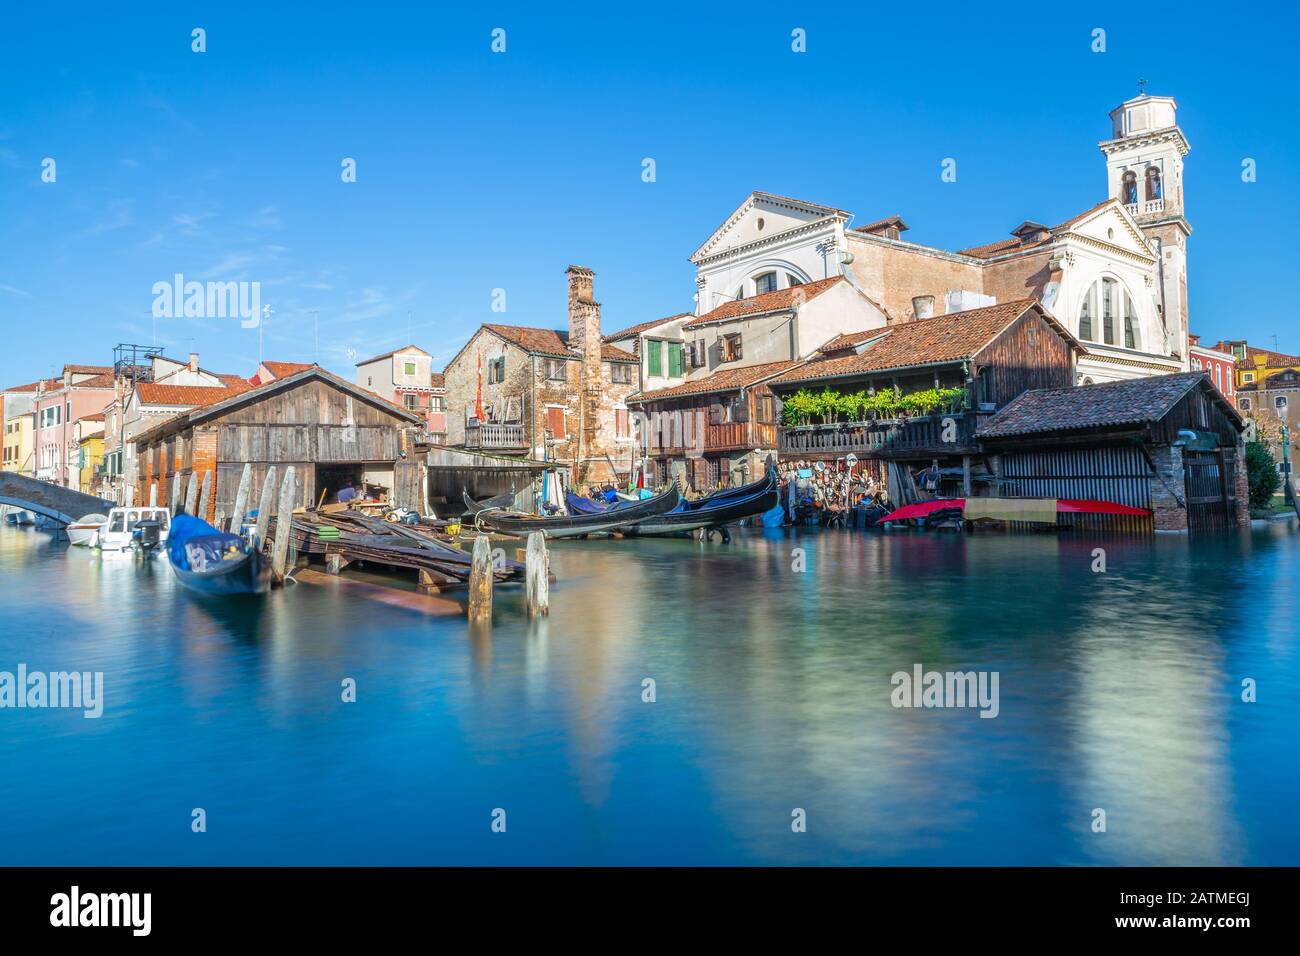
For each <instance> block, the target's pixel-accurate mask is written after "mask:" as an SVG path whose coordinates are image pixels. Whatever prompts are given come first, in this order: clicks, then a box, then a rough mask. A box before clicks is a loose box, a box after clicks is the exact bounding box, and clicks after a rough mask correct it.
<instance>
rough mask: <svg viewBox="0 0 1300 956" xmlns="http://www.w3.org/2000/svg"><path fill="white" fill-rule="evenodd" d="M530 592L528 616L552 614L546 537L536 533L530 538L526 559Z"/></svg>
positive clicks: (526, 573) (526, 576)
mask: <svg viewBox="0 0 1300 956" xmlns="http://www.w3.org/2000/svg"><path fill="white" fill-rule="evenodd" d="M524 564H525V583H526V587H527V592H528V616H529V617H542V616H544V615H547V614H550V613H551V580H550V561H549V558H548V556H547V554H546V535H544V534H542V533H541V532H540V531H534V532H532V533H531V534H530V535H529V536H528V553H527V555H526V557H525V559H524Z"/></svg>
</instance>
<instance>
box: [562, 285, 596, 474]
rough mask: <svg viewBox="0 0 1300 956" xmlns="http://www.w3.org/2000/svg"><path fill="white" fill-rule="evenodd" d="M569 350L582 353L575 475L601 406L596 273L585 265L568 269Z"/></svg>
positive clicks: (588, 451) (588, 452)
mask: <svg viewBox="0 0 1300 956" xmlns="http://www.w3.org/2000/svg"><path fill="white" fill-rule="evenodd" d="M565 275H567V276H568V277H569V348H571V349H573V350H574V351H576V352H580V353H581V354H582V388H581V396H582V397H581V402H582V406H583V412H582V428H581V430H580V431H579V432H578V451H577V455H576V458H577V463H578V468H579V474H580V475H582V474H584V473H585V464H586V462H587V459H589V458H590V457H591V456H592V455H593V454H594V453H595V452H594V449H595V447H596V436H597V435H598V433H599V423H600V406H601V401H600V397H601V391H602V388H601V375H600V353H601V348H600V347H601V341H600V303H599V302H597V301H596V300H595V298H594V297H593V293H592V286H593V282H594V280H595V278H596V273H594V272H592V271H591V270H590V269H588V268H587V267H586V266H569V268H568V269H566V270H565Z"/></svg>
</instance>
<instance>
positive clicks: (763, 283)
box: [754, 272, 776, 295]
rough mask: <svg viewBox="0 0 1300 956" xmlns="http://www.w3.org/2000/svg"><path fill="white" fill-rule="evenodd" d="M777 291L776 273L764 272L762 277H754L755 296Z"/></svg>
mask: <svg viewBox="0 0 1300 956" xmlns="http://www.w3.org/2000/svg"><path fill="white" fill-rule="evenodd" d="M775 291H776V273H775V272H764V273H763V274H762V275H760V276H754V295H763V294H764V293H765V292H775Z"/></svg>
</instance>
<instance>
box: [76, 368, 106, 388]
mask: <svg viewBox="0 0 1300 956" xmlns="http://www.w3.org/2000/svg"><path fill="white" fill-rule="evenodd" d="M72 387H73V388H112V387H113V371H112V369H109V370H108V371H107V372H103V373H101V374H99V375H95V376H92V377H91V378H85V379H82V380H81V381H80V382H73V383H72Z"/></svg>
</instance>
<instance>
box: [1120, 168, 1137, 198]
mask: <svg viewBox="0 0 1300 956" xmlns="http://www.w3.org/2000/svg"><path fill="white" fill-rule="evenodd" d="M1119 195H1120V202H1122V203H1123V204H1124V205H1126V206H1131V205H1133V204H1134V203H1135V202H1137V201H1138V181H1137V173H1135V172H1133V171H1132V170H1129V171H1128V172H1127V173H1125V174H1124V179H1123V181H1122V182H1121V183H1120V188H1119Z"/></svg>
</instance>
